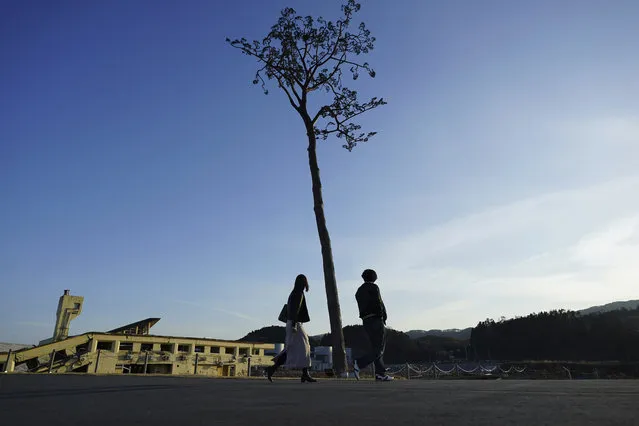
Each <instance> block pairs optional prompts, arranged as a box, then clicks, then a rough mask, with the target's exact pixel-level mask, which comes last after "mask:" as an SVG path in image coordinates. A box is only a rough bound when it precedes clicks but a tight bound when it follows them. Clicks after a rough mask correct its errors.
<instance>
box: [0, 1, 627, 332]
mask: <svg viewBox="0 0 639 426" xmlns="http://www.w3.org/2000/svg"><path fill="white" fill-rule="evenodd" d="M340 4H341V2H338V1H332V0H331V1H325V2H311V1H306V0H287V1H283V0H282V1H279V0H277V1H276V0H269V1H252V2H234V3H229V2H209V1H195V0H190V1H186V2H177V1H142V0H136V1H123V0H122V1H119V0H118V1H111V2H83V1H79V0H78V1H57V2H48V1H27V2H24V1H16V0H12V1H11V0H10V1H9V2H5V3H4V5H3V13H2V14H1V15H0V93H2V96H0V199H1V200H2V207H1V209H0V288H1V291H2V297H0V341H12V342H24V343H35V342H37V341H38V340H39V339H43V338H46V337H49V336H50V335H51V332H52V329H53V323H54V320H55V308H56V306H57V299H58V297H59V296H60V295H61V294H62V291H63V290H64V289H67V288H68V289H71V291H72V294H76V295H83V296H84V297H85V305H84V312H83V314H82V315H81V316H80V317H79V318H78V319H76V320H75V321H74V322H73V323H72V326H71V332H72V333H80V332H83V331H88V330H105V329H111V328H115V327H117V326H119V325H122V324H124V323H127V322H132V321H136V320H138V319H142V318H146V317H152V316H157V317H161V318H162V321H160V322H159V323H158V325H156V328H155V329H154V331H155V333H156V334H172V335H189V336H207V337H218V338H239V337H241V336H243V335H244V334H245V333H246V332H248V331H250V330H253V329H257V328H259V327H262V326H264V325H270V324H276V317H277V314H278V313H279V310H280V308H281V305H282V304H283V303H284V301H285V299H286V297H287V295H288V292H289V291H290V288H291V287H292V283H293V280H294V278H295V276H296V275H297V274H298V273H305V274H307V276H308V277H309V279H310V282H311V292H310V293H308V302H309V310H310V314H311V319H312V322H311V323H310V324H309V325H308V327H307V328H308V330H309V331H310V332H311V333H313V334H315V333H321V332H325V331H328V329H329V324H328V313H327V309H326V296H325V292H324V289H323V275H322V267H321V265H322V263H321V254H320V247H319V242H318V238H317V231H316V227H315V222H314V216H313V210H312V196H311V186H310V185H311V183H310V175H309V171H308V164H307V157H306V141H305V133H304V129H303V126H302V123H301V122H300V120H299V118H298V117H297V116H296V114H295V113H294V111H293V110H292V109H291V108H290V106H289V105H288V103H287V101H286V99H285V97H284V96H283V95H282V94H281V93H279V92H278V90H277V89H276V87H275V86H272V87H271V94H269V95H268V96H264V95H263V94H262V93H261V91H260V90H259V88H256V87H254V86H252V85H251V80H252V77H253V75H254V72H255V69H256V64H255V63H254V61H253V60H251V59H250V58H248V57H246V56H243V55H241V54H240V53H239V52H238V51H236V50H234V49H232V48H230V47H229V46H228V45H226V44H225V42H224V40H225V37H232V38H233V37H242V36H245V37H247V38H249V39H253V38H262V37H263V36H264V35H265V34H266V32H267V31H268V29H269V28H270V26H271V25H272V24H273V23H274V22H275V20H276V19H277V16H278V14H279V11H280V10H281V9H282V8H283V7H286V6H289V5H290V6H292V7H294V8H295V9H296V10H297V11H298V12H299V13H300V14H303V15H306V14H312V15H323V16H324V17H326V18H330V19H334V18H336V17H337V16H338V14H339V6H340ZM638 19H639V3H637V2H634V1H613V2H607V1H603V0H602V1H564V2H554V1H525V2H524V1H522V2H510V1H493V0H489V1H484V2H473V1H451V2H443V1H440V2H435V1H408V0H406V1H402V2H399V3H397V2H396V3H391V2H381V1H380V2H366V3H365V4H364V5H363V7H362V10H361V13H360V14H359V15H358V18H357V20H358V21H359V20H363V21H365V22H366V23H367V25H368V27H369V29H370V30H371V31H372V33H373V35H374V36H375V37H376V38H377V44H376V48H375V50H374V51H373V53H372V54H371V55H369V57H368V58H367V60H368V61H369V62H370V63H371V65H372V66H373V67H374V68H375V69H376V71H377V78H375V79H365V78H361V79H360V80H358V81H357V84H356V85H353V86H352V87H353V88H356V89H358V90H359V92H360V94H361V96H363V97H365V96H383V97H384V98H386V99H387V100H388V102H389V103H388V105H386V106H384V107H383V108H380V109H378V110H375V111H372V112H370V113H369V114H368V115H367V116H366V117H364V118H363V119H362V121H361V122H362V124H363V125H364V127H365V129H367V130H368V129H370V130H376V131H378V132H379V134H378V135H377V136H376V137H375V138H374V139H372V140H371V141H370V142H369V143H367V144H363V145H360V146H358V147H357V148H356V149H355V150H354V151H353V152H352V153H349V152H347V151H346V150H344V149H342V148H341V144H340V143H339V142H338V141H336V140H328V141H326V142H325V143H322V144H321V145H320V147H319V150H318V155H319V161H320V168H321V173H322V179H323V184H324V200H325V210H326V215H327V220H328V227H329V230H330V232H331V238H332V241H333V250H334V256H335V265H336V271H337V278H338V282H339V292H340V300H341V304H342V315H343V322H344V324H345V325H346V324H355V323H358V318H357V311H356V304H355V299H354V292H355V290H356V288H357V286H358V285H359V283H360V279H359V275H360V273H361V271H362V270H363V269H364V268H368V267H372V268H375V269H376V270H377V271H378V274H379V284H380V287H381V289H382V294H383V297H384V299H385V302H386V305H387V308H388V311H389V326H391V327H394V328H397V329H400V330H409V329H415V328H419V329H429V328H449V327H466V326H471V325H475V324H476V323H477V322H478V321H480V320H483V319H485V318H487V317H492V318H497V317H499V316H502V315H504V316H506V317H512V316H515V315H525V314H528V313H530V312H537V311H541V310H547V309H553V308H572V309H578V308H584V307H587V306H590V305H594V304H601V303H606V302H610V301H614V300H627V299H633V298H639V294H638V293H637V290H636V285H637V282H638V280H639V266H638V265H639V264H637V263H636V259H637V258H639V197H637V195H636V194H638V193H639V79H637V77H636V76H637V75H639V56H638V55H637V52H639V26H637V25H636V23H637V20H638Z"/></svg>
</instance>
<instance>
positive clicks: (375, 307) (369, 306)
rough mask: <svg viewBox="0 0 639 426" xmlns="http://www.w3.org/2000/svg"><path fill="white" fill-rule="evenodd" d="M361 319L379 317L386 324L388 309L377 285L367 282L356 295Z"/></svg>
mask: <svg viewBox="0 0 639 426" xmlns="http://www.w3.org/2000/svg"><path fill="white" fill-rule="evenodd" d="M355 299H357V305H358V306H359V317H360V318H361V319H367V318H374V317H379V318H381V319H382V320H384V322H386V307H385V306H384V302H383V301H382V296H381V294H380V293H379V287H378V286H377V284H375V283H371V282H365V283H364V284H362V285H361V286H360V287H359V288H358V289H357V293H355Z"/></svg>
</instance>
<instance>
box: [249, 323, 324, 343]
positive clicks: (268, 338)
mask: <svg viewBox="0 0 639 426" xmlns="http://www.w3.org/2000/svg"><path fill="white" fill-rule="evenodd" d="M323 336H324V335H323V334H322V335H318V336H309V338H308V340H309V342H310V344H311V346H313V347H314V346H319V342H320V340H322V337H323ZM285 340H286V327H284V326H280V325H271V326H268V327H262V328H260V329H259V330H253V331H251V332H250V333H249V334H247V335H246V336H244V337H242V338H241V339H239V340H238V342H259V343H284V341H285Z"/></svg>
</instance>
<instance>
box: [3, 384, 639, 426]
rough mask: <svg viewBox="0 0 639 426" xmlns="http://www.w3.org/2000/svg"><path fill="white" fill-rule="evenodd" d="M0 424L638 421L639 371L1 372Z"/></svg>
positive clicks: (277, 425)
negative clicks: (637, 376)
mask: <svg viewBox="0 0 639 426" xmlns="http://www.w3.org/2000/svg"><path fill="white" fill-rule="evenodd" d="M0 424H3V425H5V424H6V425H12V426H19V425H20V426H21V425H36V424H41V425H46V426H58V425H60V426H62V425H64V426H70V425H83V426H86V425H91V426H106V425H109V426H113V425H122V426H128V425H174V426H177V425H251V426H260V425H274V426H285V425H309V426H310V425H328V426H335V425H367V426H374V425H385V426H388V425H392V426H398V425H420V424H424V425H455V426H463V425H473V426H479V425H520V426H527V425H530V426H540V425H562V426H568V425H580V426H581V425H597V426H603V425H639V381H631V380H628V381H621V380H619V381H613V380H610V381H606V380H593V381H579V380H573V381H568V380H564V381H534V380H521V381H517V380H492V381H485V380H468V381H465V380H439V381H436V380H410V381H408V380H397V381H395V382H389V383H375V382H372V381H361V382H356V381H353V380H322V381H320V382H318V383H310V384H309V383H305V384H302V383H300V382H299V381H298V380H284V379H279V380H276V381H275V382H274V383H268V382H267V381H266V380H265V379H206V378H185V377H158V376H153V377H140V376H90V375H86V376H80V375H78V376H76V375H20V374H14V375H6V374H5V375H0Z"/></svg>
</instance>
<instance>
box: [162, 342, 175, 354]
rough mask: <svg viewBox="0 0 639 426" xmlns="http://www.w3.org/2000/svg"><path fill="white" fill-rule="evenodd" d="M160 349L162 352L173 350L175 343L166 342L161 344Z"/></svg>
mask: <svg viewBox="0 0 639 426" xmlns="http://www.w3.org/2000/svg"><path fill="white" fill-rule="evenodd" d="M160 350H161V351H162V352H173V345H171V344H170V343H165V344H162V345H160Z"/></svg>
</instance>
